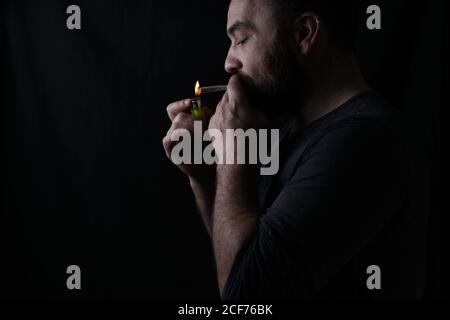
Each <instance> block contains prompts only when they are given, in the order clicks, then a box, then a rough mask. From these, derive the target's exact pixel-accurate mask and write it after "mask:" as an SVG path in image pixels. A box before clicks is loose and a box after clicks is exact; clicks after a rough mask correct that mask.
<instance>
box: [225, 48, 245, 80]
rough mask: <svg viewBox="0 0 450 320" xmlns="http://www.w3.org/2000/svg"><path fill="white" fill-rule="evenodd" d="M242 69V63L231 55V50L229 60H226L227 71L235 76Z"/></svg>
mask: <svg viewBox="0 0 450 320" xmlns="http://www.w3.org/2000/svg"><path fill="white" fill-rule="evenodd" d="M241 68H242V62H241V61H240V60H239V59H237V58H236V57H235V56H234V55H233V54H232V53H231V50H229V51H228V55H227V58H226V59H225V71H226V72H228V73H231V74H234V73H237V72H238V71H239V70H240V69H241Z"/></svg>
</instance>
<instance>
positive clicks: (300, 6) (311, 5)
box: [269, 0, 361, 48]
mask: <svg viewBox="0 0 450 320" xmlns="http://www.w3.org/2000/svg"><path fill="white" fill-rule="evenodd" d="M269 1H270V3H271V5H272V6H273V7H274V8H275V10H276V16H277V18H278V21H279V23H280V26H281V27H282V28H283V27H284V28H286V27H289V26H290V25H291V24H292V23H293V22H294V21H295V19H296V18H297V17H298V16H300V15H301V14H302V13H305V12H313V13H315V14H317V15H318V17H319V18H320V21H322V22H323V23H324V28H325V30H327V33H328V34H329V36H330V38H331V39H332V41H333V43H334V44H336V45H337V46H340V47H344V48H353V44H354V39H355V35H356V31H357V23H358V20H359V19H358V16H359V9H360V7H361V1H358V0H269Z"/></svg>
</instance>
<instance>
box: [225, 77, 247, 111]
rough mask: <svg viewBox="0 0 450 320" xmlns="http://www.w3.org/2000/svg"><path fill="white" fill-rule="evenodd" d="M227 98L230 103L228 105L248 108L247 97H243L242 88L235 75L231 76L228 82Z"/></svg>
mask: <svg viewBox="0 0 450 320" xmlns="http://www.w3.org/2000/svg"><path fill="white" fill-rule="evenodd" d="M226 94H227V98H228V100H229V101H230V104H232V105H234V106H236V105H239V106H246V107H248V106H249V104H248V100H247V96H246V95H245V91H244V87H243V86H242V84H241V81H240V80H239V77H238V76H237V75H233V76H232V77H231V78H230V81H228V86H227V92H226Z"/></svg>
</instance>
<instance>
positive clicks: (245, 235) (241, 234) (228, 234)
mask: <svg viewBox="0 0 450 320" xmlns="http://www.w3.org/2000/svg"><path fill="white" fill-rule="evenodd" d="M254 179H255V175H254V173H253V170H252V168H249V167H248V166H245V165H219V166H218V167H217V190H216V197H215V203H214V209H213V224H212V240H213V248H214V254H215V258H216V265H217V277H218V282H219V289H220V292H221V293H222V291H223V288H224V286H225V282H226V280H227V278H228V275H229V273H230V270H231V267H232V265H233V262H234V260H235V258H236V255H237V254H238V252H239V250H240V249H241V248H242V246H243V245H244V244H245V242H246V241H248V239H249V238H250V237H251V236H252V235H253V233H254V232H255V231H256V229H257V227H258V215H257V200H256V194H255V193H256V186H255V183H254Z"/></svg>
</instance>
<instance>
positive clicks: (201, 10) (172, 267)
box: [0, 0, 445, 299]
mask: <svg viewBox="0 0 450 320" xmlns="http://www.w3.org/2000/svg"><path fill="white" fill-rule="evenodd" d="M71 4H77V5H79V6H80V7H81V10H82V30H78V31H69V30H68V29H67V28H66V19H67V17H68V15H67V14H66V8H67V7H68V6H69V5H71ZM368 4H378V5H379V6H380V7H381V9H382V30H378V31H369V30H367V29H366V28H365V17H366V14H365V12H364V11H361V20H362V22H361V27H360V32H359V35H358V40H357V53H358V57H359V59H360V62H361V65H362V67H363V70H364V73H365V75H366V78H367V79H368V80H369V82H370V83H371V84H372V85H373V86H374V87H375V88H376V89H378V90H379V91H380V92H381V93H382V94H383V95H384V96H385V97H386V98H387V99H388V100H390V101H391V102H392V103H394V104H395V105H396V106H398V108H399V109H401V110H402V112H403V113H404V114H405V116H406V117H407V118H408V119H409V120H410V123H411V126H410V128H411V130H410V131H411V132H410V133H411V135H412V136H413V137H414V141H416V142H417V156H418V158H420V159H421V160H422V163H423V166H422V171H423V183H424V187H425V189H426V190H428V191H427V194H428V195H429V212H430V226H429V230H430V232H429V234H430V236H429V239H430V241H429V252H428V253H429V263H428V265H429V269H428V282H427V291H426V296H427V297H429V298H435V297H440V296H442V295H443V293H442V292H441V291H440V290H439V285H440V283H441V282H442V281H443V279H442V278H441V277H442V274H443V272H442V271H441V269H442V268H443V267H442V261H441V257H442V253H443V252H444V249H443V246H442V243H441V236H440V230H439V229H440V227H441V225H442V223H441V222H442V221H441V220H440V219H441V216H440V214H439V210H440V208H439V206H438V196H437V189H438V188H437V180H438V175H439V174H440V172H439V168H438V164H439V156H438V150H439V148H438V145H439V141H440V139H439V131H440V124H439V116H440V115H439V112H440V106H441V105H442V104H443V101H444V100H443V98H444V91H443V83H444V81H443V73H442V70H443V69H444V68H443V62H444V61H443V60H444V59H443V57H444V52H443V49H444V38H445V37H444V25H443V24H444V1H429V2H422V3H421V5H415V4H414V3H412V2H410V1H399V0H398V1H374V2H373V3H372V2H370V3H368ZM227 5H228V3H227V1H207V0H198V1H192V2H191V1H189V2H188V1H173V0H165V1H150V0H149V1H146V0H133V1H125V0H108V1H106V0H95V1H88V0H74V1H72V0H71V1H68V0H39V1H37V0H35V1H31V0H29V1H27V0H2V2H1V4H0V6H1V7H0V8H1V15H0V19H1V21H0V23H1V24H0V28H1V40H0V41H1V42H0V45H1V77H2V84H3V85H2V87H1V100H0V101H1V111H2V116H3V122H2V151H3V160H4V162H3V166H2V167H1V168H2V169H1V179H2V187H3V188H2V212H1V216H0V250H1V251H0V253H1V259H0V274H1V275H2V279H1V289H0V295H1V297H7V298H16V297H27V298H69V299H77V298H153V299H165V298H170V299H184V298H193V299H196V298H206V299H210V298H218V297H219V295H218V291H217V286H216V280H215V269H214V261H213V256H212V251H211V246H210V244H209V239H208V237H207V234H206V232H205V231H204V229H203V227H202V225H201V221H200V218H199V217H198V216H197V214H196V212H195V208H194V204H193V198H192V195H191V194H190V192H189V187H188V184H187V180H186V178H185V177H183V175H182V174H181V173H179V172H178V171H177V170H176V168H175V167H174V166H173V165H171V164H170V163H169V161H168V160H167V159H166V158H165V155H164V152H163V148H162V145H161V140H162V138H163V136H164V135H165V132H166V131H167V129H168V127H169V120H168V118H167V117H166V114H165V106H166V105H167V104H168V103H169V102H171V101H174V100H178V99H180V98H184V97H190V96H192V89H193V85H194V83H195V81H196V80H200V81H201V82H203V83H205V84H218V83H225V81H226V80H227V76H226V74H225V72H224V71H223V64H224V59H225V56H226V52H227V47H228V44H229V42H228V40H227V38H226V34H225V24H226V11H227ZM71 264H76V265H79V266H80V267H81V270H82V290H80V291H76V290H75V291H69V290H67V288H66V278H67V274H66V268H67V266H69V265H71Z"/></svg>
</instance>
